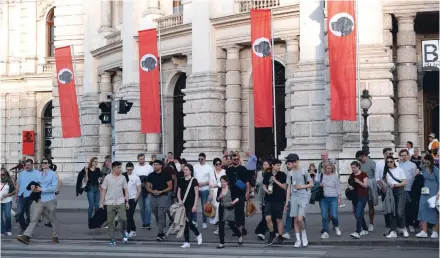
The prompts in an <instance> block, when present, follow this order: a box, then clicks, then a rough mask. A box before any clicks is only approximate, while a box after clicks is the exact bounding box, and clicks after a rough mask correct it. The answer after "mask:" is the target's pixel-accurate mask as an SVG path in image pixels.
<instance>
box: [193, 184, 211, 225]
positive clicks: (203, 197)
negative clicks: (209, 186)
mask: <svg viewBox="0 0 440 258" xmlns="http://www.w3.org/2000/svg"><path fill="white" fill-rule="evenodd" d="M199 196H200V199H201V200H202V201H201V202H200V204H201V205H202V215H203V217H202V218H203V223H207V222H208V217H206V216H205V213H204V212H203V206H205V203H206V202H208V198H209V190H205V191H199ZM192 219H193V221H195V222H197V212H195V213H193V214H192Z"/></svg>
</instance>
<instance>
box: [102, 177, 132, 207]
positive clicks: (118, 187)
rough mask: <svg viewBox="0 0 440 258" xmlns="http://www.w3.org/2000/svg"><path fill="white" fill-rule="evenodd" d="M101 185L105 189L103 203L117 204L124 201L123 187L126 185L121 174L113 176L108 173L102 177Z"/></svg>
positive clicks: (125, 180)
mask: <svg viewBox="0 0 440 258" xmlns="http://www.w3.org/2000/svg"><path fill="white" fill-rule="evenodd" d="M101 187H102V188H103V189H107V193H106V194H105V199H104V204H105V205H119V204H122V203H124V202H125V197H124V192H123V191H124V189H125V188H127V187H128V184H127V179H126V178H125V176H123V175H119V176H118V177H113V175H112V174H108V175H107V176H106V177H105V178H104V182H103V183H102V185H101Z"/></svg>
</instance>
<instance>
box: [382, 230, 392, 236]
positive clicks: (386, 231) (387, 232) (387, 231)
mask: <svg viewBox="0 0 440 258" xmlns="http://www.w3.org/2000/svg"><path fill="white" fill-rule="evenodd" d="M390 232H391V229H390V228H386V229H385V232H384V233H383V235H384V236H388V235H389V234H390Z"/></svg>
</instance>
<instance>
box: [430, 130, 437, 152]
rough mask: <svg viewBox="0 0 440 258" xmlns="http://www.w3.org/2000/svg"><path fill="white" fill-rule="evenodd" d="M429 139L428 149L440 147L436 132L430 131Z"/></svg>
mask: <svg viewBox="0 0 440 258" xmlns="http://www.w3.org/2000/svg"><path fill="white" fill-rule="evenodd" d="M428 141H429V146H428V150H435V149H438V148H439V142H438V140H437V139H436V138H435V133H430V134H429V135H428Z"/></svg>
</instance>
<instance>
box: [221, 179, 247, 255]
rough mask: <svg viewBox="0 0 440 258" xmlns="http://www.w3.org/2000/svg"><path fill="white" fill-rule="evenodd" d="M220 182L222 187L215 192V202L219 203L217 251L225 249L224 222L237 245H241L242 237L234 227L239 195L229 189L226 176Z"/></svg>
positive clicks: (232, 189) (233, 189)
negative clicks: (236, 240)
mask: <svg viewBox="0 0 440 258" xmlns="http://www.w3.org/2000/svg"><path fill="white" fill-rule="evenodd" d="M220 182H221V186H222V187H221V189H219V191H217V201H218V202H219V203H220V205H219V209H218V212H219V237H220V244H219V245H218V246H217V249H221V248H225V222H227V223H228V225H229V227H230V228H231V229H232V232H234V235H236V236H237V237H238V244H239V245H242V244H243V236H242V235H241V232H240V230H239V229H238V228H237V226H236V225H235V205H236V204H237V203H238V201H239V198H238V196H239V194H237V193H236V191H237V190H236V187H232V188H229V178H228V176H222V177H221V178H220Z"/></svg>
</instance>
